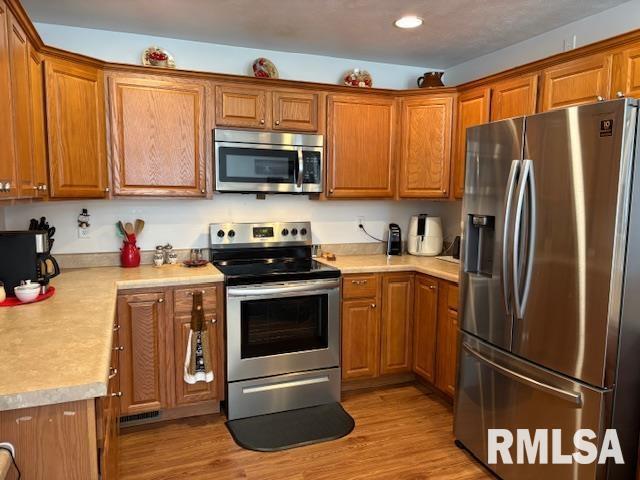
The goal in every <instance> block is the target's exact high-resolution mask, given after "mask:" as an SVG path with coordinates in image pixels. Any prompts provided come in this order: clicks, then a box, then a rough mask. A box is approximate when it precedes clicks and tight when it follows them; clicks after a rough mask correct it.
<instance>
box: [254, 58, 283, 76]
mask: <svg viewBox="0 0 640 480" xmlns="http://www.w3.org/2000/svg"><path fill="white" fill-rule="evenodd" d="M252 68H253V76H254V77H257V78H278V69H277V68H276V66H275V65H274V64H273V62H272V61H271V60H269V59H268V58H264V57H260V58H256V59H255V60H254V62H253V66H252Z"/></svg>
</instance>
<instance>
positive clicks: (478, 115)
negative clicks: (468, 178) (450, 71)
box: [453, 88, 491, 198]
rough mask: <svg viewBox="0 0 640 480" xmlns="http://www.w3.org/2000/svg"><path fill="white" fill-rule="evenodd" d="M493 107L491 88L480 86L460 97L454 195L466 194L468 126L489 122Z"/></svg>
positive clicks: (460, 196) (454, 167)
mask: <svg viewBox="0 0 640 480" xmlns="http://www.w3.org/2000/svg"><path fill="white" fill-rule="evenodd" d="M490 108H491V89H490V88H478V89H475V90H470V91H468V92H464V93H461V94H460V96H459V97H458V119H457V126H456V154H455V158H454V162H453V195H454V197H455V198H462V196H463V194H464V175H465V162H466V155H467V128H469V127H473V126H476V125H480V124H483V123H487V122H488V121H489V112H490Z"/></svg>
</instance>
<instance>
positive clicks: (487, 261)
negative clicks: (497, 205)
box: [464, 214, 496, 276]
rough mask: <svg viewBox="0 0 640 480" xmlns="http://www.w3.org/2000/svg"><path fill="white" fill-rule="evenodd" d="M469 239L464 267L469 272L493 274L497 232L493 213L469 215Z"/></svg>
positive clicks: (467, 226)
mask: <svg viewBox="0 0 640 480" xmlns="http://www.w3.org/2000/svg"><path fill="white" fill-rule="evenodd" d="M465 230H466V235H467V241H466V244H467V245H466V252H465V264H464V269H465V271H466V272H469V273H477V274H479V275H487V276H491V275H492V273H493V254H494V246H495V244H494V242H495V233H496V217H494V216H493V215H476V214H469V215H467V225H466V227H465Z"/></svg>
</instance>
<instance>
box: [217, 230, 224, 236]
mask: <svg viewBox="0 0 640 480" xmlns="http://www.w3.org/2000/svg"><path fill="white" fill-rule="evenodd" d="M218 237H219V238H222V237H224V230H218Z"/></svg>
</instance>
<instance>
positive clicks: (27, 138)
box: [8, 12, 37, 197]
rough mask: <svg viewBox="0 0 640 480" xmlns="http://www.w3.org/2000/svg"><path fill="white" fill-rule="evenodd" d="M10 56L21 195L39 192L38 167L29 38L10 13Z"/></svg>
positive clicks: (17, 165)
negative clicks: (35, 154) (32, 147)
mask: <svg viewBox="0 0 640 480" xmlns="http://www.w3.org/2000/svg"><path fill="white" fill-rule="evenodd" d="M8 19H9V28H8V30H9V57H10V64H11V97H12V99H13V119H14V125H13V128H14V130H13V133H14V145H15V154H16V168H17V174H18V185H17V186H18V192H17V193H18V196H20V197H33V196H35V194H36V188H37V187H36V185H35V169H34V163H33V156H32V153H31V143H32V136H31V92H30V88H29V86H30V82H29V40H28V39H27V36H26V34H25V32H24V30H23V29H22V27H21V26H20V24H19V23H18V21H17V20H16V19H15V17H14V16H13V14H12V13H11V12H9V16H8Z"/></svg>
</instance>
